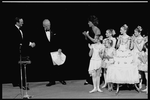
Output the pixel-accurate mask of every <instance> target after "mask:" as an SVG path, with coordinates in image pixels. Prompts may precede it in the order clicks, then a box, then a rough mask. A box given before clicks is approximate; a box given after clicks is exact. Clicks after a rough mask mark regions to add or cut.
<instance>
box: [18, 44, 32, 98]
mask: <svg viewBox="0 0 150 100" xmlns="http://www.w3.org/2000/svg"><path fill="white" fill-rule="evenodd" d="M21 47H22V44H20V46H19V53H20V60H19V64H20V74H21V88H20V91H21V97H22V98H23V99H30V98H32V96H29V95H28V93H27V77H26V65H27V64H30V63H31V61H29V59H28V57H27V59H26V60H27V61H23V59H22V58H23V57H22V55H21V54H22V53H21ZM22 64H23V65H24V66H23V67H24V74H25V75H24V76H25V95H24V91H23V76H22V75H23V74H22Z"/></svg>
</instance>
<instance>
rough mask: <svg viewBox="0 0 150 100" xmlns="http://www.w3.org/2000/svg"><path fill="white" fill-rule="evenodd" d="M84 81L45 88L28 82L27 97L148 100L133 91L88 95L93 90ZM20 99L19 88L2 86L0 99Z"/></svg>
mask: <svg viewBox="0 0 150 100" xmlns="http://www.w3.org/2000/svg"><path fill="white" fill-rule="evenodd" d="M84 82H85V80H67V81H66V83H67V85H62V84H61V83H60V82H59V81H56V85H53V86H50V87H46V84H47V83H48V82H29V88H30V90H28V95H31V96H32V98H33V99H34V98H37V99H38V98H40V99H44V98H45V99H46V98H63V99H64V98H81V99H82V98H83V99H85V98H87V99H88V98H98V99H101V98H110V99H114V98H125V99H126V98H140V99H141V98H142V99H148V95H146V94H145V93H138V92H137V91H135V90H120V92H119V93H118V94H117V95H116V94H115V90H114V91H111V92H109V91H108V90H107V89H102V90H103V92H102V93H99V92H95V93H91V94H90V93H89V91H90V90H92V89H93V86H92V85H84ZM18 98H21V95H20V89H19V87H13V86H12V84H11V83H8V84H2V99H18Z"/></svg>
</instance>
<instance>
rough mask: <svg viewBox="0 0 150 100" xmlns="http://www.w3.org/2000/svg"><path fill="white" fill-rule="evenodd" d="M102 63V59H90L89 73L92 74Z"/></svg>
mask: <svg viewBox="0 0 150 100" xmlns="http://www.w3.org/2000/svg"><path fill="white" fill-rule="evenodd" d="M101 65H102V61H101V60H95V59H91V60H90V65H89V69H88V71H89V74H92V72H93V70H97V69H99V68H100V67H101Z"/></svg>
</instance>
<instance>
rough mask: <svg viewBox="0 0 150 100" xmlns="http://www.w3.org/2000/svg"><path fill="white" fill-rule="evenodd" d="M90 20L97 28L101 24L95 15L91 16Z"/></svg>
mask: <svg viewBox="0 0 150 100" xmlns="http://www.w3.org/2000/svg"><path fill="white" fill-rule="evenodd" d="M88 20H89V21H91V22H92V23H93V24H94V25H95V26H97V25H98V24H99V22H98V18H97V17H96V16H95V15H91V16H90V17H89V19H88Z"/></svg>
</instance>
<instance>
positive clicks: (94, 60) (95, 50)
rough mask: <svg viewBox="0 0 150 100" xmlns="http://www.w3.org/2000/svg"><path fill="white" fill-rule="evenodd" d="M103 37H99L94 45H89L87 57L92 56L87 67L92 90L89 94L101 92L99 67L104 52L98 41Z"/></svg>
mask: <svg viewBox="0 0 150 100" xmlns="http://www.w3.org/2000/svg"><path fill="white" fill-rule="evenodd" d="M102 38H103V37H102V36H100V37H99V38H97V39H96V41H97V42H96V43H94V44H91V45H90V44H89V48H90V52H89V55H90V56H92V57H91V60H90V65H89V69H88V71H89V74H90V75H91V76H92V81H93V86H94V89H93V90H91V91H89V93H93V92H96V91H98V92H102V90H101V89H100V87H99V86H100V76H101V65H102V56H103V52H104V45H103V44H101V43H100V40H101V39H102Z"/></svg>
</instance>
